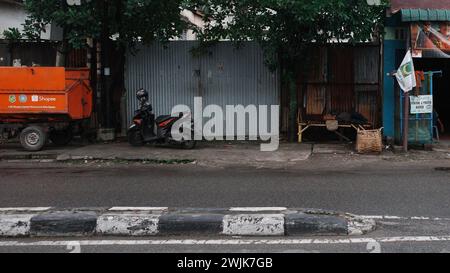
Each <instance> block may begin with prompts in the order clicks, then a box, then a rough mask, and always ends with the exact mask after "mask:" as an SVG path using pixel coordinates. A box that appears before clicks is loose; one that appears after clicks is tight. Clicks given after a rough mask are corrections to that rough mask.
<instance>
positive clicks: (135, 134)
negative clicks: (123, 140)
mask: <svg viewBox="0 0 450 273" xmlns="http://www.w3.org/2000/svg"><path fill="white" fill-rule="evenodd" d="M128 143H130V145H131V146H134V147H140V146H143V145H144V138H143V137H142V134H141V132H140V131H139V130H131V131H129V132H128Z"/></svg>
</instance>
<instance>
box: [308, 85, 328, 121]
mask: <svg viewBox="0 0 450 273" xmlns="http://www.w3.org/2000/svg"><path fill="white" fill-rule="evenodd" d="M326 91H327V90H326V85H325V84H308V87H307V89H306V93H305V97H304V99H303V101H304V104H305V105H304V107H305V108H306V115H307V116H310V115H322V113H323V111H324V109H325V106H326V96H327V92H326Z"/></svg>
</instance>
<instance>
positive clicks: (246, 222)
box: [0, 207, 376, 237]
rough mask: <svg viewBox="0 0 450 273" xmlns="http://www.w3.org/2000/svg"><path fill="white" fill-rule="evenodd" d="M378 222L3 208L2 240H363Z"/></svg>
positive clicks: (300, 214) (269, 214) (231, 212)
mask: <svg viewBox="0 0 450 273" xmlns="http://www.w3.org/2000/svg"><path fill="white" fill-rule="evenodd" d="M375 227H376V223H375V221H374V220H372V219H367V218H363V217H358V216H356V215H352V214H348V213H339V212H332V211H323V210H311V209H288V208H228V209H194V208H185V209H169V208H166V207H113V208H79V209H59V208H50V207H48V208H0V237H68V236H155V235H157V236H170V235H181V236H190V235H208V236H211V235H216V236H317V235H336V236H347V235H363V234H366V233H368V232H370V231H372V230H374V229H375Z"/></svg>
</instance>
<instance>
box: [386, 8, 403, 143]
mask: <svg viewBox="0 0 450 273" xmlns="http://www.w3.org/2000/svg"><path fill="white" fill-rule="evenodd" d="M385 26H386V28H385V36H384V41H383V77H384V79H383V127H384V130H383V131H384V135H385V136H386V137H391V138H394V137H395V93H394V91H395V88H394V80H395V79H394V77H392V76H388V75H387V73H390V72H392V71H395V70H397V68H398V67H396V66H397V64H396V51H397V50H399V49H403V50H405V49H406V40H398V38H397V37H395V30H396V29H397V28H404V30H405V31H409V29H408V28H407V26H405V25H403V24H402V23H401V21H400V19H399V17H398V16H393V17H389V18H386V24H385ZM405 34H406V33H405ZM405 36H406V35H405Z"/></svg>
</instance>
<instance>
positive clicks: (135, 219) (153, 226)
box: [96, 212, 160, 236]
mask: <svg viewBox="0 0 450 273" xmlns="http://www.w3.org/2000/svg"><path fill="white" fill-rule="evenodd" d="M159 216H160V215H154V214H148V213H142V212H141V213H120V214H114V213H108V214H103V215H101V216H99V217H98V219H97V227H96V233H97V234H104V235H129V236H147V235H155V234H157V233H158V222H159Z"/></svg>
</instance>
